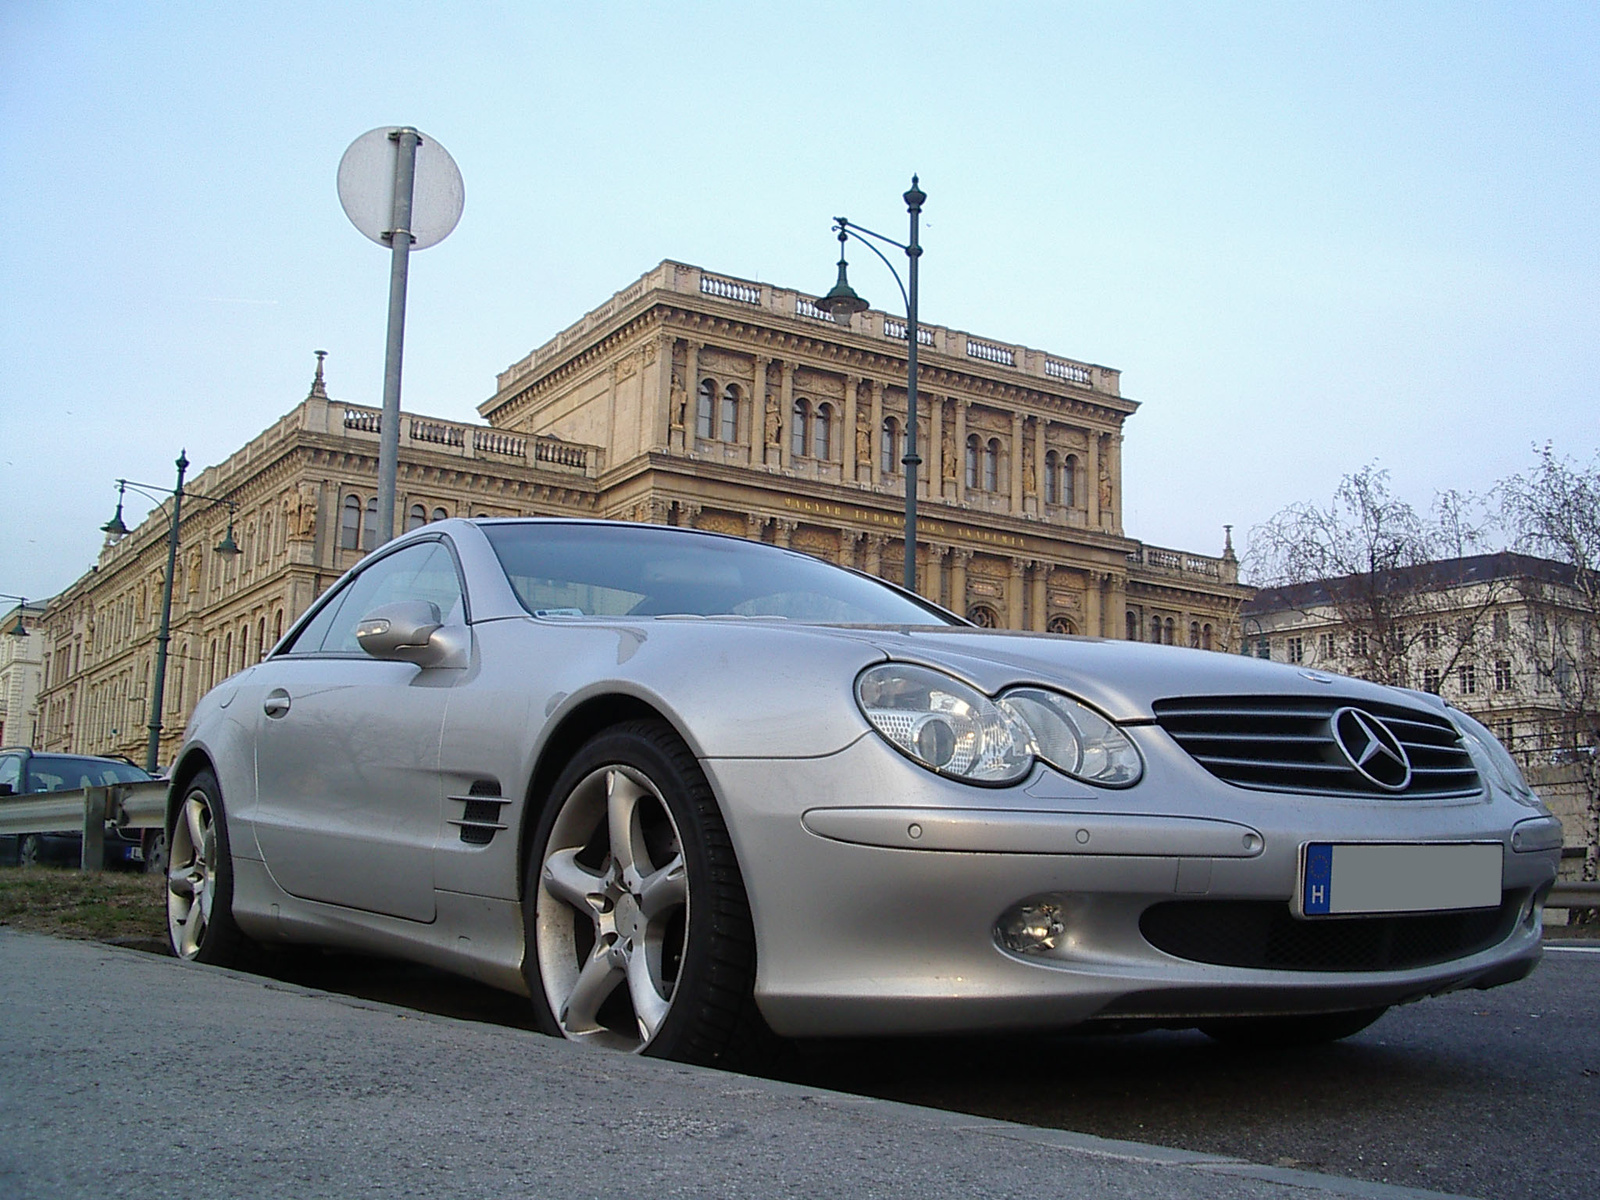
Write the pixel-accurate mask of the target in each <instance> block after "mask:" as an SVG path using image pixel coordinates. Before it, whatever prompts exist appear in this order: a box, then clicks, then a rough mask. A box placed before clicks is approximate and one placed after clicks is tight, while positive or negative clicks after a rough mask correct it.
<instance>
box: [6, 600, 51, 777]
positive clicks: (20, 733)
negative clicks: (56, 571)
mask: <svg viewBox="0 0 1600 1200" xmlns="http://www.w3.org/2000/svg"><path fill="white" fill-rule="evenodd" d="M44 613H45V603H44V602H36V603H33V604H29V603H27V602H26V601H24V602H23V603H21V604H18V605H15V606H14V607H12V608H11V609H10V610H9V611H7V612H6V613H5V614H4V615H3V616H0V746H26V745H28V744H29V743H30V742H32V741H33V738H34V734H35V730H36V729H37V727H38V723H39V681H40V678H41V675H42V671H43V659H42V655H43V643H44V639H43V638H41V637H40V636H39V635H38V633H37V631H35V630H34V629H32V628H30V627H31V626H32V625H33V624H34V623H35V622H36V621H37V620H38V619H39V618H40V617H42V616H44Z"/></svg>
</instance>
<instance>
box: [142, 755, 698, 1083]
mask: <svg viewBox="0 0 1600 1200" xmlns="http://www.w3.org/2000/svg"><path fill="white" fill-rule="evenodd" d="M174 850H176V847H174ZM534 919H535V923H536V934H537V946H538V956H539V974H540V978H541V979H542V981H543V983H544V992H545V999H546V1000H548V1001H549V1004H550V1011H551V1012H552V1013H553V1014H554V1015H555V1018H556V1023H557V1024H558V1025H559V1026H560V1028H561V1032H562V1033H563V1034H564V1035H566V1036H567V1037H569V1038H572V1039H574V1040H576V1041H588V1042H596V1043H600V1044H603V1045H606V1046H610V1047H614V1048H617V1049H622V1050H632V1051H635V1052H637V1051H640V1050H643V1049H644V1048H645V1047H647V1046H648V1045H649V1044H650V1042H651V1040H652V1039H653V1038H654V1037H655V1036H656V1034H657V1033H658V1032H660V1029H661V1026H662V1024H663V1023H664V1022H665V1021H666V1019H667V1013H668V1010H669V1009H670V1008H671V1006H672V997H673V993H674V992H675V991H676V988H677V983H678V975H679V972H680V970H681V969H682V965H683V961H684V954H685V952H686V950H687V944H688V930H689V881H688V873H687V868H686V866H685V863H684V857H683V839H682V838H681V837H680V836H679V833H678V825H677V822H676V821H675V820H674V819H673V816H672V812H671V809H670V808H669V807H668V805H667V803H666V801H665V800H664V799H663V798H662V796H661V793H660V791H659V790H658V789H657V788H656V786H655V784H653V783H652V782H651V781H650V780H649V778H647V777H646V776H645V775H644V774H642V773H641V772H639V771H636V770H634V769H633V768H631V767H625V766H607V767H601V768H600V769H598V770H596V771H592V772H591V773H590V774H588V775H586V776H585V777H584V778H583V779H582V781H580V782H579V784H578V785H577V786H576V787H575V788H573V789H572V791H571V792H570V793H569V794H568V795H567V797H566V799H565V800H564V801H562V804H561V808H560V810H559V811H558V812H557V814H556V818H555V823H554V825H553V826H552V827H551V830H550V836H549V838H548V839H547V840H546V843H545V848H544V860H543V862H542V863H541V865H540V870H539V895H538V898H537V901H536V905H535V916H534Z"/></svg>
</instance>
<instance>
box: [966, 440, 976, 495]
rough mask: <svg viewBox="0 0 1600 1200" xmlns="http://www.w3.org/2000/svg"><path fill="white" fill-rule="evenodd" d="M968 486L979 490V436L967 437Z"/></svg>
mask: <svg viewBox="0 0 1600 1200" xmlns="http://www.w3.org/2000/svg"><path fill="white" fill-rule="evenodd" d="M967 486H968V487H969V488H971V489H972V490H973V491H977V490H978V435H977V434H975V433H973V434H968V435H967Z"/></svg>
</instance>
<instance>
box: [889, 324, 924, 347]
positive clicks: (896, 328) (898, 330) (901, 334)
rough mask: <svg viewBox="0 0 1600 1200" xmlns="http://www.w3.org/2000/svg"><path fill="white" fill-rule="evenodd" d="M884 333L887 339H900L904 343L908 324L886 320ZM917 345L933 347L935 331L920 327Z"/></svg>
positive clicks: (918, 328)
mask: <svg viewBox="0 0 1600 1200" xmlns="http://www.w3.org/2000/svg"><path fill="white" fill-rule="evenodd" d="M883 333H884V336H885V337H892V338H899V339H900V340H901V341H902V342H903V341H905V340H906V323H905V322H904V321H896V320H893V319H889V320H885V321H884V323H883ZM917 345H919V346H931V345H933V330H931V329H929V328H927V327H926V326H923V325H918V326H917Z"/></svg>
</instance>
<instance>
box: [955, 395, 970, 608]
mask: <svg viewBox="0 0 1600 1200" xmlns="http://www.w3.org/2000/svg"><path fill="white" fill-rule="evenodd" d="M954 449H955V455H956V503H957V504H962V503H965V502H966V499H967V402H966V401H965V400H963V399H961V398H960V397H959V396H958V397H956V444H955V447H954ZM969 557H970V556H969ZM961 615H962V616H966V615H967V614H966V612H965V611H963V612H962V614H961Z"/></svg>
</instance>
